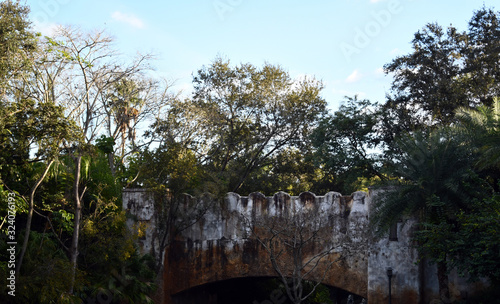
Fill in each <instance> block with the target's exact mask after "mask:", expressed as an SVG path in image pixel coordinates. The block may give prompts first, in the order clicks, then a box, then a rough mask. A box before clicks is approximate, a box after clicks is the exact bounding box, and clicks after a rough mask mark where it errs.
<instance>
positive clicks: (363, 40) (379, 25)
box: [340, 0, 413, 61]
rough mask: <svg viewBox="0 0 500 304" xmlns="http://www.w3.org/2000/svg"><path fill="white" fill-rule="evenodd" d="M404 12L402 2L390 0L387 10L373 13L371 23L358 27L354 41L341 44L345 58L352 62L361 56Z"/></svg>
mask: <svg viewBox="0 0 500 304" xmlns="http://www.w3.org/2000/svg"><path fill="white" fill-rule="evenodd" d="M409 1H413V0H409ZM402 11H403V6H402V4H401V1H400V0H390V1H389V2H388V3H387V6H386V7H385V9H380V10H373V11H371V12H370V16H371V18H370V21H369V22H367V23H366V24H365V25H364V26H362V27H356V28H355V29H354V36H353V38H352V41H351V42H345V41H343V42H342V43H340V49H341V51H342V54H343V55H344V57H345V58H346V59H347V60H348V61H351V58H352V56H353V55H354V54H360V53H361V50H362V49H364V48H365V47H367V46H368V45H370V43H371V42H372V40H373V39H374V38H375V37H377V36H378V35H380V33H381V32H382V30H383V29H384V28H386V27H388V26H389V24H390V23H391V21H392V19H393V16H394V15H397V14H399V13H401V12H402Z"/></svg>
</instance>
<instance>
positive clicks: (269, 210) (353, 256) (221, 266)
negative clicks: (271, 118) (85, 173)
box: [123, 191, 421, 304]
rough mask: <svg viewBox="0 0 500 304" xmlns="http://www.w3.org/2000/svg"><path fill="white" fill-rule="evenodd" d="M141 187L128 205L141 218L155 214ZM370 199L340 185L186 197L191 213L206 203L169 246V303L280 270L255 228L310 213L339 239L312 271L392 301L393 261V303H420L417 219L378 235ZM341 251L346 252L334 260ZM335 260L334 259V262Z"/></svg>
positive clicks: (377, 300)
mask: <svg viewBox="0 0 500 304" xmlns="http://www.w3.org/2000/svg"><path fill="white" fill-rule="evenodd" d="M139 193H140V194H134V193H133V191H128V192H126V193H125V194H124V199H123V202H124V208H127V209H130V211H131V212H138V213H139V214H143V215H141V216H137V217H138V219H141V218H144V219H147V218H150V219H151V218H154V217H149V212H147V211H148V210H150V208H149V207H147V206H148V204H150V203H146V204H145V206H146V207H139V205H140V204H138V202H139V200H141V198H140V197H141V196H142V199H143V200H145V201H148V200H147V198H146V197H145V196H147V194H146V192H139ZM370 205H371V195H368V194H367V193H365V192H355V193H353V194H352V195H351V196H342V195H341V194H340V193H337V192H329V193H327V194H325V195H324V196H316V195H314V194H312V193H308V192H306V193H302V194H301V195H299V196H289V195H288V194H286V193H283V192H279V193H277V194H275V195H274V196H272V197H265V196H264V195H262V194H260V193H252V194H250V195H249V196H240V195H238V194H235V193H229V194H228V195H227V196H226V197H225V199H224V200H223V201H219V202H217V201H214V200H211V199H209V198H208V197H205V198H200V199H197V198H194V197H189V196H187V197H186V200H185V204H184V205H183V206H181V208H185V210H184V211H185V212H186V213H189V214H193V208H198V210H203V215H202V216H201V217H200V218H199V220H197V221H193V222H192V223H190V224H188V225H186V219H179V221H180V222H179V226H182V227H183V228H182V229H181V231H180V232H179V233H178V234H177V235H176V237H175V239H174V240H173V241H172V243H171V244H170V246H169V247H168V248H167V249H166V252H165V272H164V292H165V295H166V299H165V300H166V301H165V302H166V303H171V298H170V295H175V294H176V293H179V292H182V291H185V290H188V289H189V288H192V287H195V286H199V285H202V284H206V283H210V282H217V281H221V280H226V279H233V278H241V277H267V276H276V273H275V271H274V269H273V268H272V265H271V262H270V257H269V253H268V252H267V251H266V250H265V248H264V247H263V246H262V245H261V243H259V241H258V240H257V237H256V235H254V234H255V233H256V231H259V225H260V223H262V220H263V219H266V218H267V219H270V218H273V217H279V216H290V215H296V214H298V213H305V214H310V215H314V216H313V218H314V221H315V222H316V223H317V225H319V226H321V231H322V232H321V233H323V234H324V235H326V236H327V237H328V238H329V239H328V244H330V245H332V244H333V245H338V246H337V247H335V250H333V254H331V255H330V256H329V257H328V258H329V260H324V261H323V262H322V263H320V266H319V267H318V268H317V269H315V271H314V273H313V277H316V278H318V279H320V278H322V276H323V273H324V271H326V276H324V278H323V279H322V281H323V282H324V284H327V285H330V286H334V287H338V288H342V289H344V290H347V291H349V292H351V293H354V294H357V295H360V296H362V297H364V298H367V300H368V303H387V302H388V278H387V275H386V269H387V268H388V267H392V269H393V273H394V275H393V278H392V303H394V304H398V303H419V300H420V290H421V288H420V277H419V268H418V266H416V265H415V263H416V262H417V255H416V252H415V250H414V249H413V248H412V247H411V243H410V236H411V227H412V223H411V222H409V223H406V224H405V225H402V223H401V224H399V225H398V231H397V232H398V238H397V239H398V240H397V241H389V239H388V238H383V239H379V240H375V239H374V238H373V236H372V234H371V232H370V231H369V228H368V221H369V215H370ZM194 206H196V207H194ZM134 208H135V209H134ZM181 213H182V210H181ZM146 214H148V216H146ZM187 222H189V221H187ZM150 224H151V222H150ZM153 224H154V223H153ZM317 225H316V226H317ZM151 236H153V234H151ZM148 240H149V241H151V242H152V243H154V238H149V239H148V238H146V240H144V245H143V248H144V249H147V248H149V247H151V246H153V245H147V244H146V243H147V242H148ZM325 246H326V245H325ZM311 250H312V251H307V252H306V254H305V257H304V259H305V260H307V259H309V258H310V257H311V256H312V255H313V254H314V253H315V252H317V251H314V250H318V248H316V249H311ZM341 255H344V256H345V259H343V260H342V261H336V259H337V258H338V257H339V256H341ZM329 261H335V263H333V264H332V266H331V267H330V266H329V263H328V262H329ZM285 263H292V261H291V260H289V261H285Z"/></svg>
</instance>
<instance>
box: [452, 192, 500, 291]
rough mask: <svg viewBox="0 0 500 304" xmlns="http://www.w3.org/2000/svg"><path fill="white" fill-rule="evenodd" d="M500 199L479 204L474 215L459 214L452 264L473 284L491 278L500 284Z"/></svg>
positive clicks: (474, 209) (471, 213)
mask: <svg viewBox="0 0 500 304" xmlns="http://www.w3.org/2000/svg"><path fill="white" fill-rule="evenodd" d="M499 219H500V195H499V194H495V195H494V196H493V197H491V198H488V199H485V200H484V201H482V202H476V203H475V204H474V206H473V208H472V211H470V212H464V211H462V212H460V213H459V214H458V220H457V221H458V225H459V226H458V232H457V233H456V234H455V235H453V237H452V239H453V240H454V243H453V246H452V248H451V250H450V251H451V259H450V264H451V266H452V267H453V266H454V267H457V269H458V271H459V273H461V274H463V275H470V279H471V280H476V279H478V278H481V277H487V278H490V279H491V280H492V282H494V283H498V282H500V262H499V260H498V253H499V252H500V236H499V231H500V221H499Z"/></svg>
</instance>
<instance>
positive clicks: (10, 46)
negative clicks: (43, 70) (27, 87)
mask: <svg viewBox="0 0 500 304" xmlns="http://www.w3.org/2000/svg"><path fill="white" fill-rule="evenodd" d="M29 11H30V10H29V7H27V6H23V5H21V3H20V1H13V0H5V1H2V2H0V41H2V43H1V44H0V101H1V102H2V103H3V102H4V94H5V93H6V91H7V90H8V89H9V86H8V84H9V82H10V81H12V80H14V79H16V78H18V77H19V76H20V74H22V73H24V72H25V71H26V70H27V69H28V67H29V66H30V65H31V64H32V58H31V54H32V53H33V52H34V51H35V49H36V38H35V35H34V33H33V32H32V31H31V24H30V22H29V20H28V13H29ZM3 118H4V117H3V116H2V117H0V121H1V120H2V119H3ZM0 126H1V122H0Z"/></svg>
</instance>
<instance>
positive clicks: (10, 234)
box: [7, 192, 17, 297]
mask: <svg viewBox="0 0 500 304" xmlns="http://www.w3.org/2000/svg"><path fill="white" fill-rule="evenodd" d="M7 201H8V205H7V224H8V226H7V253H8V255H7V256H8V257H9V258H8V260H7V269H8V270H7V288H8V290H9V291H8V292H7V293H8V294H9V296H12V297H15V296H16V246H17V241H16V194H15V193H13V192H9V194H8V195H7Z"/></svg>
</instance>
